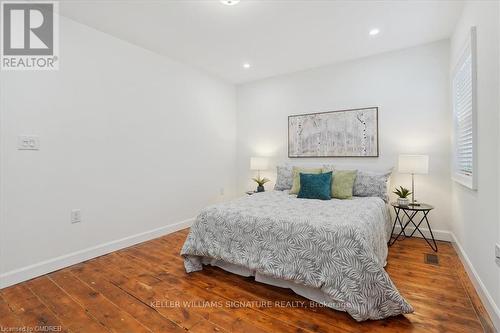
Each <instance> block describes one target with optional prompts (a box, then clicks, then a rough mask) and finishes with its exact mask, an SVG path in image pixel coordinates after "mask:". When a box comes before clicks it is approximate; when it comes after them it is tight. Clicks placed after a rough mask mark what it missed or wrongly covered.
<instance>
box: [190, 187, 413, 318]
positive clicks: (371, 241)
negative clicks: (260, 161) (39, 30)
mask: <svg viewBox="0 0 500 333" xmlns="http://www.w3.org/2000/svg"><path fill="white" fill-rule="evenodd" d="M390 231H391V230H390V215H389V210H388V207H387V204H386V203H385V202H384V201H383V200H382V199H380V198H376V197H354V198H353V199H350V200H337V199H332V200H327V201H323V200H308V199H298V198H297V197H296V196H295V195H290V194H289V193H288V192H287V191H270V192H262V193H256V194H254V195H251V196H247V197H242V198H239V199H235V200H232V201H229V202H225V203H220V204H216V205H212V206H209V207H207V208H205V209H203V210H202V211H201V213H200V214H199V216H198V217H197V219H196V221H195V222H194V224H193V226H192V227H191V230H190V232H189V235H188V237H187V239H186V241H185V243H184V246H183V248H182V250H181V255H182V256H183V257H184V265H185V268H186V271H187V272H194V271H199V270H202V269H203V265H207V264H210V265H214V266H218V267H221V268H222V269H225V270H227V271H230V272H232V273H235V274H240V275H245V276H255V279H256V280H257V281H260V282H264V283H268V284H272V285H275V286H279V287H286V288H291V289H292V290H294V291H295V292H296V293H297V294H299V295H302V296H304V297H306V298H308V299H311V300H314V301H316V302H319V303H321V304H323V305H325V306H328V307H330V308H333V309H336V310H339V311H346V312H347V313H349V314H350V315H351V316H352V317H353V318H354V319H355V320H357V321H363V320H368V319H383V318H387V317H390V316H396V315H399V314H405V313H411V312H413V308H412V307H411V305H410V304H408V302H407V301H406V300H405V299H404V298H403V297H402V296H401V295H400V293H399V292H398V290H397V289H396V287H395V286H394V284H393V282H392V281H391V279H390V278H389V275H388V274H387V273H386V272H385V270H384V266H385V264H386V258H387V241H388V237H389V236H390Z"/></svg>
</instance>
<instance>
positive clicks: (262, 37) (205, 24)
mask: <svg viewBox="0 0 500 333" xmlns="http://www.w3.org/2000/svg"><path fill="white" fill-rule="evenodd" d="M462 6H463V4H462V1H444V0H443V1H441V0H436V1H422V0H419V1H396V0H394V1H333V0H331V1H328V0H322V1H316V0H260V1H257V0H241V2H240V3H239V4H237V5H234V6H226V5H223V4H221V3H220V2H219V1H218V0H192V1H191V0H176V1H173V0H164V1H130V0H123V1H121V0H114V1H85V0H83V1H82V0H78V1H70V0H68V1H61V2H60V11H61V14H62V15H64V16H67V17H69V18H71V19H74V20H75V21H78V22H80V23H83V24H86V25H89V26H91V27H94V28H96V29H98V30H100V31H103V32H106V33H109V34H111V35H114V36H116V37H118V38H121V39H123V40H126V41H129V42H131V43H133V44H136V45H139V46H142V47H144V48H146V49H149V50H152V51H154V52H156V53H159V54H162V55H165V56H167V57H170V58H172V59H174V60H177V61H180V62H182V63H185V64H188V65H191V66H195V67H197V68H200V69H202V70H205V71H207V72H209V73H212V74H214V75H216V76H218V77H220V78H223V79H225V80H227V81H230V82H233V83H243V82H247V81H252V80H257V79H262V78H266V77H270V76H274V75H279V74H284V73H289V72H294V71H300V70H304V69H308V68H313V67H318V66H322V65H326V64H330V63H335V62H339V61H344V60H348V59H354V58H360V57H365V56H369V55H374V54H377V53H382V52H387V51H391V50H396V49H402V48H406V47H411V46H415V45H418V44H423V43H428V42H432V41H437V40H441V39H445V38H448V37H449V36H450V35H451V33H452V31H453V27H454V26H455V23H456V21H457V20H458V17H459V15H460V12H461V10H462ZM373 28H378V29H380V33H379V34H378V35H376V36H370V35H369V34H368V32H369V30H370V29H373ZM245 62H248V63H249V64H251V67H250V68H248V69H245V68H243V64H244V63H245Z"/></svg>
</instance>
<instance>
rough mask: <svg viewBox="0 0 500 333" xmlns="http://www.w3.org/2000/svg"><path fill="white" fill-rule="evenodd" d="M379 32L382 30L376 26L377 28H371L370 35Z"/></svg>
mask: <svg viewBox="0 0 500 333" xmlns="http://www.w3.org/2000/svg"><path fill="white" fill-rule="evenodd" d="M379 32H380V30H379V29H377V28H375V29H372V30H370V32H369V34H370V36H375V35H378V33H379Z"/></svg>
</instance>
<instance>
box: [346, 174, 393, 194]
mask: <svg viewBox="0 0 500 333" xmlns="http://www.w3.org/2000/svg"><path fill="white" fill-rule="evenodd" d="M391 173H392V170H389V171H386V172H370V171H358V176H357V177H356V180H355V181H354V188H353V195H355V196H358V197H379V198H381V199H382V200H384V201H385V202H388V201H389V196H388V195H387V186H388V182H389V177H390V176H391Z"/></svg>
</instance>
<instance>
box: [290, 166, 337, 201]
mask: <svg viewBox="0 0 500 333" xmlns="http://www.w3.org/2000/svg"><path fill="white" fill-rule="evenodd" d="M331 188H332V172H331V171H330V172H326V173H320V174H308V173H300V191H299V194H298V195H297V198H301V199H319V200H330V199H331V197H330V193H331Z"/></svg>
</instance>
